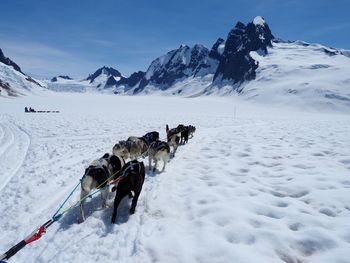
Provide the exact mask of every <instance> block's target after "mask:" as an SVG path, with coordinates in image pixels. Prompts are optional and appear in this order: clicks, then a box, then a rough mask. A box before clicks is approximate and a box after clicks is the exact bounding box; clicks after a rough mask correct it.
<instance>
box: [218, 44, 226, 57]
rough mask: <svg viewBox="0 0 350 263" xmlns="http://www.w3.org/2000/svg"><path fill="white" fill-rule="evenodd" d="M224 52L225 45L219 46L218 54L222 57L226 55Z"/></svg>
mask: <svg viewBox="0 0 350 263" xmlns="http://www.w3.org/2000/svg"><path fill="white" fill-rule="evenodd" d="M224 50H225V43H222V44H220V45H219V46H218V53H219V54H220V55H222V54H223V53H224Z"/></svg>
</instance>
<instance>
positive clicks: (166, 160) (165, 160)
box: [162, 157, 168, 172]
mask: <svg viewBox="0 0 350 263" xmlns="http://www.w3.org/2000/svg"><path fill="white" fill-rule="evenodd" d="M163 162H164V163H163V169H162V172H164V170H165V165H166V163H167V162H168V158H166V157H165V158H163Z"/></svg>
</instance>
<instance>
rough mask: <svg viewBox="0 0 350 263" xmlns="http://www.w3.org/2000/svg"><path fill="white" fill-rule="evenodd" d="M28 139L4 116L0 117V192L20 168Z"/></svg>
mask: <svg viewBox="0 0 350 263" xmlns="http://www.w3.org/2000/svg"><path fill="white" fill-rule="evenodd" d="M29 144H30V138H29V136H28V135H27V133H26V132H24V131H23V130H22V129H21V128H20V127H18V126H16V125H15V124H14V123H13V122H11V121H10V120H9V118H8V117H6V116H0V160H1V165H0V191H1V190H2V189H3V188H4V187H6V186H7V184H8V183H9V182H10V181H11V179H12V177H13V176H15V175H16V173H17V172H18V170H19V169H20V168H21V166H22V164H23V162H24V159H25V157H26V154H27V151H28V147H29Z"/></svg>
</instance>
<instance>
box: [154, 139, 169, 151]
mask: <svg viewBox="0 0 350 263" xmlns="http://www.w3.org/2000/svg"><path fill="white" fill-rule="evenodd" d="M154 143H155V145H154V146H155V148H156V150H157V151H159V150H162V149H167V150H169V151H170V147H169V144H167V143H166V142H163V141H159V140H157V141H155V142H154Z"/></svg>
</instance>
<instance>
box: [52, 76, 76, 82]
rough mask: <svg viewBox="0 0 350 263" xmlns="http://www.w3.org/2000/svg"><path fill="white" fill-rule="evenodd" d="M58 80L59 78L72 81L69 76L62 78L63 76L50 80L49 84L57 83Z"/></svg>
mask: <svg viewBox="0 0 350 263" xmlns="http://www.w3.org/2000/svg"><path fill="white" fill-rule="evenodd" d="M58 78H61V79H66V80H73V79H72V78H71V77H69V76H63V75H59V76H58V77H53V78H52V79H51V82H57V81H58Z"/></svg>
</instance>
